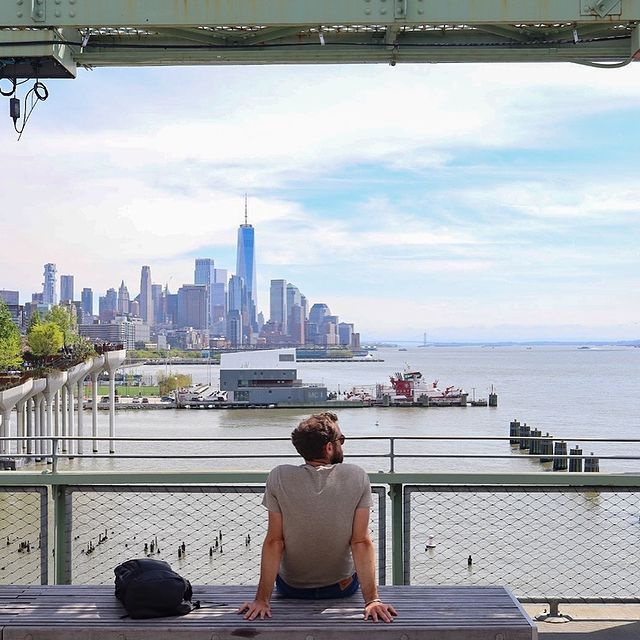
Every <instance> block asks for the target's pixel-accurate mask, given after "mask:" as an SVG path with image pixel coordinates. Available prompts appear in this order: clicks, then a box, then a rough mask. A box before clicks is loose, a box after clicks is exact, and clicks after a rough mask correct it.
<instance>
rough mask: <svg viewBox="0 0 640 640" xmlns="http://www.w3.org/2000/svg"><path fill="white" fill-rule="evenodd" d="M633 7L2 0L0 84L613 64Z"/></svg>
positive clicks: (626, 38) (634, 0) (509, 0)
mask: <svg viewBox="0 0 640 640" xmlns="http://www.w3.org/2000/svg"><path fill="white" fill-rule="evenodd" d="M638 23H640V0H553V2H551V1H549V0H0V78H3V77H4V78H6V77H8V78H13V77H15V78H18V77H25V76H29V77H33V76H34V75H36V74H37V75H38V76H39V77H41V78H46V77H72V76H73V75H74V74H75V66H76V65H86V66H95V67H98V66H145V65H179V64H185V65H188V64H207V65H215V64H315V63H317V64H325V63H335V64H340V63H349V64H356V63H380V62H387V63H389V64H396V63H402V62H426V63H435V62H558V61H574V62H581V63H588V64H589V63H594V62H595V63H599V62H604V63H608V64H614V65H621V64H626V63H627V62H629V61H630V60H631V59H632V57H633V56H634V54H636V52H637V47H636V45H635V42H636V40H637V39H638V27H637V26H636V25H637V24H638Z"/></svg>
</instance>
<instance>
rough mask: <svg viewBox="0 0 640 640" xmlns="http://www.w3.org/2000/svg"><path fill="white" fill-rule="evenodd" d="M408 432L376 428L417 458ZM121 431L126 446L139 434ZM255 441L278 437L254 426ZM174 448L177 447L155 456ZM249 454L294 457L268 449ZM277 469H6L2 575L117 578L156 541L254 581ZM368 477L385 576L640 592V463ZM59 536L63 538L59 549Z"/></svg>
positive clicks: (198, 563) (535, 594) (599, 594)
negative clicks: (599, 469) (271, 475)
mask: <svg viewBox="0 0 640 640" xmlns="http://www.w3.org/2000/svg"><path fill="white" fill-rule="evenodd" d="M400 439H401V438H383V437H380V438H375V439H374V440H387V442H388V443H390V444H389V447H388V448H387V449H386V450H385V451H384V455H383V456H382V457H386V458H387V459H394V458H395V459H400V458H404V457H409V456H410V454H408V453H406V454H405V453H398V452H397V451H394V445H393V444H391V443H394V442H395V443H396V444H397V442H396V441H397V440H400ZM406 439H408V440H414V439H415V438H406ZM447 439H449V438H447ZM466 439H468V438H466ZM483 439H484V438H483ZM493 439H494V438H492V440H493ZM496 439H497V440H500V439H501V438H496ZM118 440H120V441H121V442H122V443H123V445H124V443H125V442H126V441H131V440H133V441H135V440H139V439H138V438H127V439H124V438H121V439H118ZM159 440H166V439H159ZM201 440H205V441H209V440H213V439H201ZM215 440H217V441H220V440H224V441H226V442H228V441H237V440H239V439H237V438H229V439H219V438H216V439H215ZM256 440H258V441H266V440H269V441H271V442H273V439H271V438H268V439H251V441H256ZM277 440H287V439H285V438H282V439H277ZM350 440H351V439H350ZM369 440H371V439H370V438H369ZM584 440H587V439H583V441H584ZM589 440H591V441H596V440H597V441H601V440H602V439H589ZM624 441H625V442H637V440H631V439H625V440H624ZM197 442H200V440H198V441H197ZM279 449H280V450H282V449H283V447H280V448H279ZM247 455H248V454H247ZM435 455H436V456H439V457H447V458H448V457H459V456H454V455H453V454H435ZM54 456H58V457H59V458H60V459H61V458H63V457H64V456H63V455H62V454H59V453H57V452H56V453H55V454H54ZM235 456H236V454H230V453H227V454H226V455H221V454H215V455H209V454H203V455H202V456H195V457H197V458H202V457H205V458H209V457H212V458H214V459H219V458H221V457H227V458H228V457H235ZM391 456H393V458H392V457H391ZM74 457H75V458H77V457H79V456H74ZM87 457H91V456H87ZM105 457H122V458H125V459H126V458H131V457H135V458H138V457H143V454H119V455H116V456H105ZM168 457H175V456H169V455H166V456H165V455H156V456H151V459H152V460H157V459H162V458H168ZM186 457H194V456H186ZM251 457H253V458H260V459H274V458H278V459H283V458H290V457H294V456H289V455H283V454H282V453H281V452H279V451H278V452H276V451H274V452H273V453H272V452H270V451H269V452H266V453H264V454H257V455H256V454H255V453H254V454H252V455H251ZM355 457H357V458H360V457H365V458H366V457H376V458H377V457H381V455H380V452H375V453H371V454H367V453H363V454H362V455H360V454H359V453H358V454H356V456H355ZM414 457H416V456H414ZM417 457H431V456H429V455H428V454H419V455H418V456H417ZM463 457H466V456H463ZM474 457H475V455H474ZM483 457H486V456H483ZM498 457H503V456H498ZM602 457H603V458H604V456H602ZM611 457H612V458H615V457H616V456H611ZM624 458H625V459H630V458H633V457H632V456H624ZM54 460H55V457H54ZM58 461H59V460H58ZM52 467H53V465H52ZM266 475H267V472H266V471H185V472H178V471H165V472H158V471H148V472H143V471H138V472H131V471H115V472H95V473H91V472H75V471H62V470H60V469H59V466H58V469H57V470H56V471H55V472H44V473H42V472H38V473H34V472H25V471H17V472H9V471H5V472H0V536H2V537H0V566H2V569H1V570H0V582H7V583H18V582H21V583H25V582H27V583H29V582H30V583H35V582H38V581H40V582H43V583H44V582H47V581H50V580H51V578H50V575H55V581H56V582H59V583H65V582H71V581H73V582H79V583H96V582H102V583H104V582H111V581H112V579H113V578H112V570H113V568H114V567H115V566H116V564H118V562H121V561H122V560H124V559H127V558H129V557H136V556H140V555H142V554H145V553H146V554H149V555H152V556H153V557H156V556H158V557H161V558H163V559H166V560H168V561H170V562H171V563H172V565H175V566H176V568H177V569H178V570H179V571H181V572H183V573H184V574H185V575H187V577H189V578H190V579H191V580H192V581H194V582H210V583H216V582H218V583H220V582H225V583H243V584H246V583H255V582H257V577H258V570H259V554H260V544H261V538H262V536H263V534H264V530H265V524H266V515H265V512H264V508H263V507H262V506H261V504H260V502H261V495H262V492H263V488H264V482H265V480H266ZM369 476H370V479H371V482H372V486H373V492H374V494H375V495H376V496H377V499H376V500H374V505H375V506H374V509H373V513H372V536H373V538H374V539H375V540H376V542H377V544H378V555H379V565H378V567H379V571H378V573H379V580H380V582H381V583H384V582H385V581H391V582H393V583H394V584H406V583H410V584H427V583H428V584H434V583H437V584H459V585H466V584H473V585H479V584H494V585H495V584H504V585H507V586H509V587H510V588H511V589H512V590H513V591H514V592H515V594H516V595H517V596H518V597H519V598H520V599H521V600H523V601H529V602H554V601H555V602H557V601H562V602H593V601H597V602H638V601H640V596H639V595H638V592H637V586H636V585H637V579H636V577H637V574H638V570H639V569H640V558H639V557H638V554H637V547H638V544H640V475H638V474H635V473H630V474H624V473H621V474H608V473H568V472H544V473H540V472H532V473H414V472H383V471H380V472H376V473H370V474H369ZM49 512H51V514H52V518H51V520H50V519H49V518H48V514H49ZM49 521H53V522H54V525H55V526H54V527H49V526H48V522H49ZM389 532H390V535H389ZM38 534H39V544H38V548H37V552H36V553H34V548H33V547H34V546H35V541H36V540H37V539H38ZM7 536H8V544H3V540H4V539H5V538H6V537H7ZM26 540H29V541H31V542H32V545H31V551H30V552H29V553H26V552H24V551H22V552H21V551H20V550H19V544H20V542H25V541H26ZM183 542H184V543H185V548H184V550H183V548H182V543H183ZM152 543H153V550H152V548H151V544H152ZM47 544H49V545H51V544H53V546H54V548H55V555H52V554H51V553H50V552H49V551H48V550H47ZM145 544H146V545H147V548H146V550H145V546H144V545H145ZM216 545H217V546H216ZM158 546H159V547H160V551H159V552H158ZM49 569H54V571H49Z"/></svg>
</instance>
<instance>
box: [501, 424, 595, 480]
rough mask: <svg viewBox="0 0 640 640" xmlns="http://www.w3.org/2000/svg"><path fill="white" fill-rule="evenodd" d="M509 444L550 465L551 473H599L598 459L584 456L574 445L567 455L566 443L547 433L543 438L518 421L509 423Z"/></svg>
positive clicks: (534, 430) (540, 434)
mask: <svg viewBox="0 0 640 640" xmlns="http://www.w3.org/2000/svg"><path fill="white" fill-rule="evenodd" d="M509 444H510V445H511V446H512V447H514V448H518V449H519V450H521V451H522V452H524V453H528V454H529V455H531V456H540V457H539V458H538V462H540V463H541V464H545V463H547V462H551V463H552V467H553V471H560V472H562V471H567V470H568V471H569V472H570V473H582V472H583V465H584V473H597V472H599V471H600V459H599V458H596V457H594V454H593V452H591V456H584V455H583V454H582V449H581V448H580V447H579V446H578V445H575V447H574V448H573V449H571V450H570V451H569V452H568V453H567V442H566V440H564V439H554V437H553V436H552V435H549V432H548V431H547V433H546V434H545V435H544V436H543V435H542V431H540V429H534V428H531V427H530V426H529V425H527V424H526V423H523V424H520V421H519V420H512V421H511V422H510V423H509Z"/></svg>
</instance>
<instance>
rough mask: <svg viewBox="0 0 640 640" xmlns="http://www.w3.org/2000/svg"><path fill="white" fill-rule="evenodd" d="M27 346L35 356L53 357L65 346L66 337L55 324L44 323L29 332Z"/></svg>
mask: <svg viewBox="0 0 640 640" xmlns="http://www.w3.org/2000/svg"><path fill="white" fill-rule="evenodd" d="M27 344H28V345H29V348H30V349H31V352H32V353H33V355H35V356H40V357H41V358H42V357H45V356H53V355H55V354H56V353H58V351H60V349H61V348H62V347H63V346H64V337H63V335H62V331H60V327H59V326H58V325H57V324H56V323H55V322H43V323H42V324H38V325H36V326H35V327H33V328H32V329H31V330H30V331H29V333H28V334H27Z"/></svg>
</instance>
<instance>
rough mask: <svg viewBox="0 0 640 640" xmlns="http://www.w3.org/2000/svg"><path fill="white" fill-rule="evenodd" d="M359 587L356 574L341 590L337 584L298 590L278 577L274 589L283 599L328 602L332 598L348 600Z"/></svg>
mask: <svg viewBox="0 0 640 640" xmlns="http://www.w3.org/2000/svg"><path fill="white" fill-rule="evenodd" d="M359 587H360V582H358V574H357V573H354V574H353V575H352V576H351V582H350V583H349V584H348V585H347V586H346V587H345V588H344V589H343V588H342V587H341V586H340V583H339V582H336V583H335V584H330V585H329V586H327V587H316V588H312V589H300V588H299V587H292V586H291V585H289V584H287V583H286V582H285V581H284V580H283V579H282V578H281V577H280V576H279V575H278V576H276V589H277V591H278V593H279V594H280V595H281V596H282V597H283V598H299V599H301V600H329V599H333V598H348V597H349V596H352V595H353V594H354V593H355V592H356V591H357V590H358V589H359Z"/></svg>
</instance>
